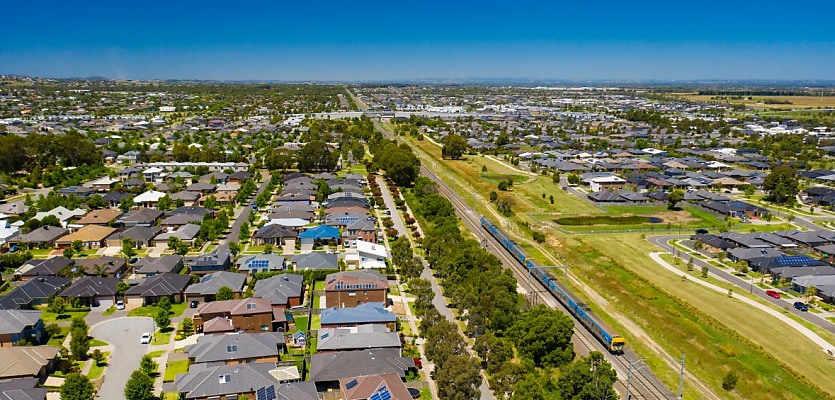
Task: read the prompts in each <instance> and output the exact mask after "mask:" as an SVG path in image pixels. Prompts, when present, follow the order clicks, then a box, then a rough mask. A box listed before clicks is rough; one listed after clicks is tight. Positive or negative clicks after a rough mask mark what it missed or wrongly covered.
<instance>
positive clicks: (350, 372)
mask: <svg viewBox="0 0 835 400" xmlns="http://www.w3.org/2000/svg"><path fill="white" fill-rule="evenodd" d="M414 367H415V361H414V360H413V359H411V358H408V357H401V356H400V350H399V349H368V350H357V351H340V352H335V353H325V354H314V355H312V356H311V359H310V375H309V377H308V380H310V381H312V382H314V383H316V388H317V389H318V390H319V391H320V392H324V391H328V390H329V389H330V390H339V380H340V379H343V378H354V377H357V376H365V375H377V374H385V373H393V374H396V375H397V376H398V377H399V378H400V379H401V380H402V379H404V378H405V377H406V371H408V370H409V369H411V368H414Z"/></svg>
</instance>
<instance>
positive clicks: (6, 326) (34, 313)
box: [0, 310, 41, 335]
mask: <svg viewBox="0 0 835 400" xmlns="http://www.w3.org/2000/svg"><path fill="white" fill-rule="evenodd" d="M40 319H41V311H40V310H0V335H4V334H13V333H20V332H21V331H22V330H23V329H24V328H26V327H27V326H35V325H36V324H37V323H38V320H40Z"/></svg>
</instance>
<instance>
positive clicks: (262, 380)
mask: <svg viewBox="0 0 835 400" xmlns="http://www.w3.org/2000/svg"><path fill="white" fill-rule="evenodd" d="M280 370H281V367H276V366H275V364H269V363H258V364H241V365H223V366H208V365H206V364H194V365H192V366H191V367H190V368H189V372H188V373H186V374H180V375H178V376H177V378H176V379H175V380H174V385H175V386H176V387H177V392H178V393H179V394H180V397H179V398H180V399H185V400H220V399H238V398H242V397H243V396H246V398H248V399H253V400H255V399H265V398H270V399H276V400H285V399H288V400H318V399H319V395H318V393H317V392H316V386H315V385H314V384H313V383H312V382H284V383H281V382H280V381H279V380H278V378H277V377H276V376H281V374H280ZM259 392H260V393H262V394H261V396H262V397H259V396H258V393H259ZM273 394H274V395H275V396H273Z"/></svg>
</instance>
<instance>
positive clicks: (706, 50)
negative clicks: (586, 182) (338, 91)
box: [0, 0, 835, 81]
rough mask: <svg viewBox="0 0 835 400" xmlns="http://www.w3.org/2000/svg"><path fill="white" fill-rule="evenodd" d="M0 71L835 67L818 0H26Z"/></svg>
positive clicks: (7, 22)
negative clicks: (498, 0)
mask: <svg viewBox="0 0 835 400" xmlns="http://www.w3.org/2000/svg"><path fill="white" fill-rule="evenodd" d="M3 15H4V17H3V18H2V24H0V27H2V34H0V74H18V75H28V76H39V77H53V78H69V77H90V76H103V77H106V78H111V79H199V80H279V81H404V80H419V79H449V80H455V79H479V78H521V79H553V80H625V81H628V80H662V81H667V80H701V79H711V80H748V79H763V80H835V29H832V24H833V19H832V16H833V15H835V2H829V1H802V0H801V1H797V2H785V1H783V2H771V1H757V2H753V1H733V0H725V1H710V0H708V1H665V2H656V1H637V2H636V1H632V2H626V1H617V2H614V1H611V2H610V1H604V0H600V1H594V2H591V1H577V0H575V1H572V2H570V3H564V2H562V1H541V2H533V1H524V0H516V1H503V2H496V1H491V0H484V1H479V2H471V1H445V2H440V1H433V0H425V1H406V2H404V1H391V0H389V1H385V2H383V1H376V0H368V1H362V2H359V1H339V2H328V1H318V2H314V1H287V0H273V1H269V2H261V1H238V2H235V1H226V2H222V3H221V2H214V1H208V0H207V1H201V2H193V1H189V0H169V1H165V2H163V1H156V0H146V1H142V2H132V1H131V2H129V1H125V2H122V1H109V2H99V1H85V2H74V1H66V0H64V1H37V2H34V3H29V2H17V1H14V2H8V4H4V6H3Z"/></svg>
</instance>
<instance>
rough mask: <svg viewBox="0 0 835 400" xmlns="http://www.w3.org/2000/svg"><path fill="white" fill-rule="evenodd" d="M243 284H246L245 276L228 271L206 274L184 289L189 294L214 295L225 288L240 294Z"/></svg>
mask: <svg viewBox="0 0 835 400" xmlns="http://www.w3.org/2000/svg"><path fill="white" fill-rule="evenodd" d="M244 282H246V275H244V274H239V273H236V272H229V271H218V272H213V273H211V274H208V275H206V276H204V277H203V278H201V279H200V282H197V283H195V284H193V285H191V286H189V287H188V288H187V289H186V293H189V294H202V295H206V294H216V293H217V291H218V290H219V289H220V288H221V287H223V286H226V287H228V288H230V289H232V291H233V292H240V291H241V290H243V286H244Z"/></svg>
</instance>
